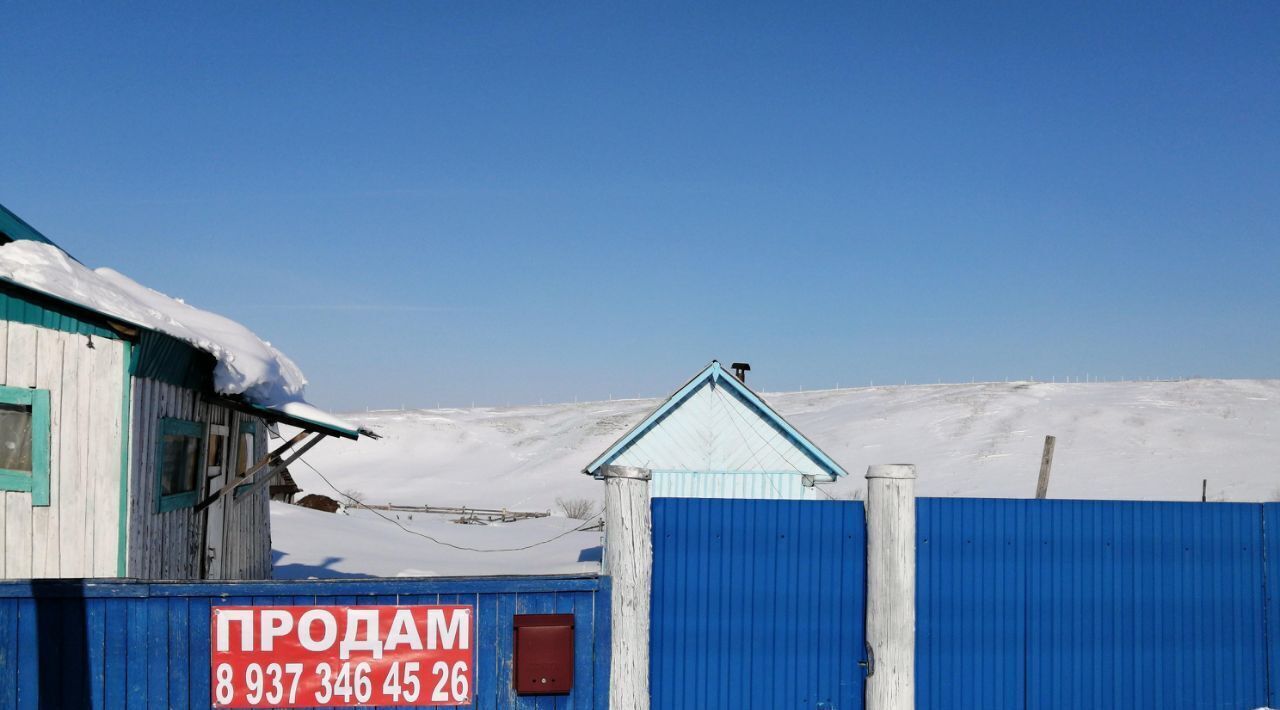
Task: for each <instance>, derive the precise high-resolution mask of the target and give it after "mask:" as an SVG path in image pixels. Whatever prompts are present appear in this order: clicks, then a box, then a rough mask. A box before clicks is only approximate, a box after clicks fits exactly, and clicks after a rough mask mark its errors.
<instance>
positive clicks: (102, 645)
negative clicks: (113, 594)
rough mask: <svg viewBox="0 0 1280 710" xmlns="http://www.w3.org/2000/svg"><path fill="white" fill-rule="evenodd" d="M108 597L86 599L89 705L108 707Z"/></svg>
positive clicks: (85, 650)
mask: <svg viewBox="0 0 1280 710" xmlns="http://www.w3.org/2000/svg"><path fill="white" fill-rule="evenodd" d="M108 601H110V600H107V599H86V600H84V609H85V617H86V624H85V649H84V653H85V659H86V661H87V665H88V669H87V670H88V674H87V675H88V681H89V698H88V699H89V707H93V708H106V707H107V666H108V656H107V602H108Z"/></svg>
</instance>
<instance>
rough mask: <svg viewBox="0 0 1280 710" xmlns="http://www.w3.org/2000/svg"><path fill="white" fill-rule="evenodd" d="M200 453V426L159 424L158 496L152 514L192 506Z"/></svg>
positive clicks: (174, 422) (175, 421) (176, 421)
mask: <svg viewBox="0 0 1280 710" xmlns="http://www.w3.org/2000/svg"><path fill="white" fill-rule="evenodd" d="M203 449H204V426H202V425H201V424H199V423H197V422H189V421H184V420H182V419H161V420H160V444H159V452H158V453H157V455H156V461H157V462H158V463H159V465H158V466H157V467H156V477H157V485H156V488H157V489H158V490H159V494H160V495H159V496H157V498H156V512H158V513H163V512H165V511H169V510H176V509H178V508H187V507H190V506H193V505H195V504H196V496H197V495H198V491H197V484H198V482H199V481H200V464H201V461H202V458H203V457H202V455H201V454H202V452H203Z"/></svg>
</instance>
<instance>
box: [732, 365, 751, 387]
mask: <svg viewBox="0 0 1280 710" xmlns="http://www.w3.org/2000/svg"><path fill="white" fill-rule="evenodd" d="M729 367H730V368H731V369H732V370H733V376H734V377H737V378H738V381H739V382H741V383H742V384H744V385H745V384H747V373H748V372H751V363H748V362H735V363H733V364H732V365H730V366H729Z"/></svg>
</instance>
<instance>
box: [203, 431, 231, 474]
mask: <svg viewBox="0 0 1280 710" xmlns="http://www.w3.org/2000/svg"><path fill="white" fill-rule="evenodd" d="M224 441H226V437H225V436H223V435H222V434H211V435H210V436H209V453H208V454H207V455H206V456H205V461H206V462H207V463H206V464H205V465H206V466H208V467H209V468H222V442H224Z"/></svg>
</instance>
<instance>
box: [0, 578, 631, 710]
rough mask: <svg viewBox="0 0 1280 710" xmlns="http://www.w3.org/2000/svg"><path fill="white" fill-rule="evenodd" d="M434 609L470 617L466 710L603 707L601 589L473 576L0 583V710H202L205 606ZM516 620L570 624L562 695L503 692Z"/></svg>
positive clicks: (604, 599) (605, 664) (605, 670)
mask: <svg viewBox="0 0 1280 710" xmlns="http://www.w3.org/2000/svg"><path fill="white" fill-rule="evenodd" d="M436 603H445V604H467V605H472V606H474V607H475V609H476V638H475V661H476V666H475V668H474V669H473V672H472V677H473V679H474V683H475V688H474V694H473V698H474V703H473V704H472V705H471V706H470V707H473V708H519V709H525V710H527V709H544V708H545V709H548V710H569V709H573V710H586V709H590V708H600V709H604V708H607V707H608V688H609V658H608V655H609V638H608V634H609V631H608V630H609V584H608V580H607V579H603V578H595V577H510V578H483V577H482V578H471V579H430V580H422V579H368V580H334V581H307V582H229V583H221V582H218V583H214V582H209V583H174V582H169V583H165V582H157V583H148V582H136V581H119V582H115V581H102V582H96V581H80V580H72V581H47V582H46V581H22V582H0V708H12V707H30V708H37V707H66V708H111V709H113V710H114V709H115V708H208V707H210V706H211V700H212V696H211V695H210V687H209V686H210V665H209V663H210V648H209V645H210V634H209V632H210V628H209V626H210V624H209V612H210V609H211V607H212V606H214V605H222V606H229V605H242V604H243V605H249V604H252V605H259V606H262V605H272V606H286V605H313V604H314V605H354V604H436ZM526 611H528V612H534V613H544V612H563V613H571V614H573V616H574V627H575V652H576V653H577V656H578V658H577V659H576V661H577V662H576V665H575V679H574V689H573V692H572V693H570V694H569V695H565V696H555V697H550V696H548V697H541V698H538V697H529V696H516V695H515V694H514V692H513V691H512V689H511V651H512V649H511V639H512V622H513V620H512V615H513V614H515V613H524V612H526ZM602 637H603V638H602Z"/></svg>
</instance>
